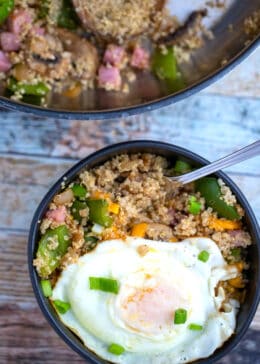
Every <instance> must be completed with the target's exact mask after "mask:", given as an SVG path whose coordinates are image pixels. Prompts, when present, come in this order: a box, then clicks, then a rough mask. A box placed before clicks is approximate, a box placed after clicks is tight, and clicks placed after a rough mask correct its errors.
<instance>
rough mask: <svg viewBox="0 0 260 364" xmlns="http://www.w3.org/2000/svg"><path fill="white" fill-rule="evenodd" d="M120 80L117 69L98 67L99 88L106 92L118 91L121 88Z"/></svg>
mask: <svg viewBox="0 0 260 364" xmlns="http://www.w3.org/2000/svg"><path fill="white" fill-rule="evenodd" d="M121 83H122V79H121V75H120V71H119V69H118V68H117V67H105V66H100V68H99V71H98V84H99V87H101V88H105V89H106V90H115V91H118V90H119V89H120V87H121Z"/></svg>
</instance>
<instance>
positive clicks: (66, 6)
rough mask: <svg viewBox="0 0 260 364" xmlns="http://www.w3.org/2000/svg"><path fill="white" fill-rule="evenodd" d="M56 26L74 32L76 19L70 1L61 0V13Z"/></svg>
mask: <svg viewBox="0 0 260 364" xmlns="http://www.w3.org/2000/svg"><path fill="white" fill-rule="evenodd" d="M57 23H58V26H59V27H62V28H66V29H70V30H74V29H76V28H77V26H78V18H77V15H76V13H75V10H74V7H73V6H72V3H71V1H70V0H63V4H62V8H61V12H60V14H59V16H58V21H57Z"/></svg>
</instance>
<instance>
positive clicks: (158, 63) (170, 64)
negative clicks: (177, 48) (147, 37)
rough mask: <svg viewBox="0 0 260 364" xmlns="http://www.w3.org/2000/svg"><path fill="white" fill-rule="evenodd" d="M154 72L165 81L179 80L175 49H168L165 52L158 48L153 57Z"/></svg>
mask: <svg viewBox="0 0 260 364" xmlns="http://www.w3.org/2000/svg"><path fill="white" fill-rule="evenodd" d="M152 71H153V72H154V73H155V74H156V76H157V77H158V78H160V79H163V80H166V79H167V80H175V79H176V78H177V61H176V57H175V54H174V50H173V47H168V48H167V49H166V51H165V52H163V51H162V50H161V49H160V48H156V49H155V51H154V54H153V56H152Z"/></svg>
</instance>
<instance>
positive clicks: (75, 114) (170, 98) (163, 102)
mask: <svg viewBox="0 0 260 364" xmlns="http://www.w3.org/2000/svg"><path fill="white" fill-rule="evenodd" d="M258 46H260V33H259V34H258V35H257V36H256V37H254V39H253V40H252V41H251V42H250V43H249V44H247V45H246V46H245V47H244V48H243V49H242V50H240V51H239V52H238V53H237V54H236V55H235V56H233V57H232V58H231V59H230V60H229V61H228V62H227V63H226V64H224V65H222V66H221V67H219V68H217V69H216V70H215V71H213V72H211V73H210V74H208V75H207V76H205V77H203V78H202V79H201V80H199V81H197V82H195V83H194V84H191V85H190V86H188V87H186V88H185V89H183V90H180V91H178V92H176V93H174V94H170V95H167V96H163V97H161V98H159V99H156V100H152V101H148V102H144V103H141V104H138V105H133V106H124V107H119V108H113V109H104V110H94V111H91V110H90V111H88V110H87V111H68V110H62V109H51V108H43V107H40V106H35V105H30V104H25V103H20V102H17V101H14V100H11V99H9V98H6V97H4V96H0V107H3V108H5V109H7V110H10V111H21V112H25V113H30V114H34V115H37V116H43V117H52V118H58V119H61V118H63V119H68V120H72V119H78V120H104V119H112V118H119V117H127V116H130V115H136V114H139V113H142V112H146V111H152V110H155V109H159V108H161V107H164V106H168V105H170V104H173V103H176V102H178V101H181V100H183V99H185V98H186V97H189V96H191V95H193V94H195V93H196V92H199V91H201V90H202V89H204V88H206V87H207V86H209V85H211V84H212V83H214V82H215V81H217V80H219V79H220V78H221V77H223V76H224V75H226V74H227V73H229V72H230V71H232V70H233V68H235V67H236V66H237V65H238V64H240V63H241V62H242V61H243V60H244V59H246V58H247V57H248V56H249V55H250V54H251V53H252V52H253V51H254V50H255V49H256V48H257V47H258Z"/></svg>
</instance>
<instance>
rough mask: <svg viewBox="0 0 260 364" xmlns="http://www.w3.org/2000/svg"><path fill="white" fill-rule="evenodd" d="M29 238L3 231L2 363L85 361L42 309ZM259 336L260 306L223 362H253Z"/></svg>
mask: <svg viewBox="0 0 260 364" xmlns="http://www.w3.org/2000/svg"><path fill="white" fill-rule="evenodd" d="M26 240H27V238H26V236H21V235H16V234H6V233H4V232H0V286H1V292H0V302H1V303H0V363H3V364H15V363H19V364H20V363H22V364H27V363H28V364H29V363H39V364H40V363H46V364H54V363H57V364H59V363H65V364H69V363H72V362H73V363H82V364H83V362H85V361H83V360H81V359H80V357H79V356H78V355H77V354H75V353H74V352H73V351H72V350H70V349H69V348H68V347H67V346H66V345H65V344H64V343H63V342H62V340H61V339H59V337H58V336H57V335H56V334H55V333H54V331H53V330H52V329H51V327H50V326H49V324H48V323H47V322H46V320H45V318H44V317H43V315H42V313H41V312H40V309H39V308H38V305H37V303H36V300H35V298H34V295H33V292H32V288H31V284H30V280H29V276H28V272H27V261H26V260H27V256H26V248H27V241H26ZM257 336H260V308H259V309H258V312H257V315H256V316H255V319H254V321H253V323H252V325H251V329H250V330H249V331H248V333H247V336H246V337H245V339H244V340H243V341H242V343H241V344H240V346H239V347H238V348H237V349H236V350H235V351H234V352H233V353H232V354H230V355H229V356H227V357H226V358H225V360H223V361H221V362H220V363H219V364H221V363H222V364H229V363H231V362H232V361H233V362H234V360H235V359H236V358H237V355H240V356H242V357H243V358H244V361H243V362H244V363H248V364H249V362H248V361H246V360H247V357H248V353H249V351H250V355H251V356H250V357H251V358H252V354H253V353H254V355H256V357H257V355H259V348H257V347H256V345H255V343H256V342H257V341H256V340H255V339H256V337H257ZM252 339H254V340H252ZM235 362H236V361H235Z"/></svg>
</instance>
